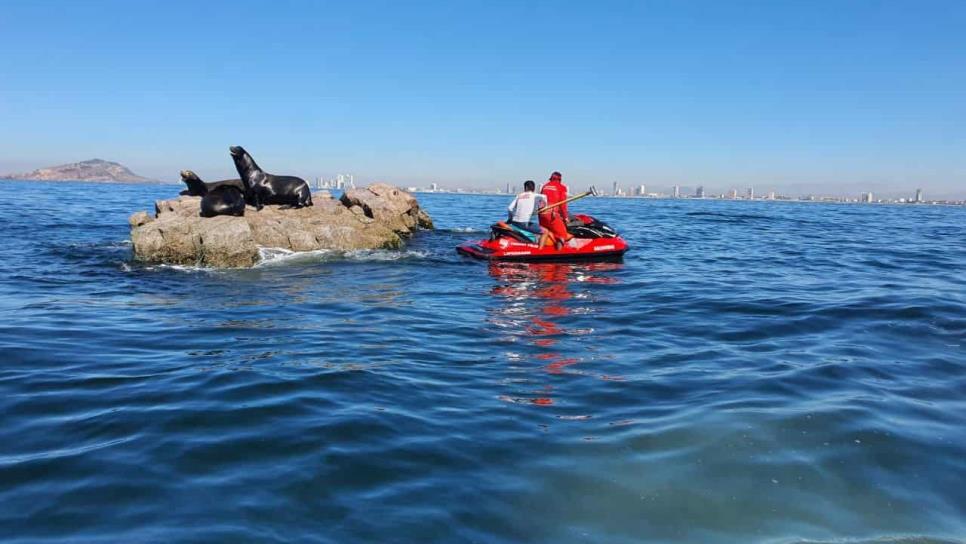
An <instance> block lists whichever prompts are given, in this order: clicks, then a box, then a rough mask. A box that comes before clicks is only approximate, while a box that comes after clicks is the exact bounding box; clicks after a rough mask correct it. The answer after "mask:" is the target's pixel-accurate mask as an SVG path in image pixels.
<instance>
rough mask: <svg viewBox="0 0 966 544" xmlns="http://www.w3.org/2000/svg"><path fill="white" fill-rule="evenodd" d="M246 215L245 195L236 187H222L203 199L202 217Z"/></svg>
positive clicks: (210, 192)
mask: <svg viewBox="0 0 966 544" xmlns="http://www.w3.org/2000/svg"><path fill="white" fill-rule="evenodd" d="M216 215H236V216H243V215H245V193H243V192H242V191H241V189H239V188H238V187H235V186H234V185H220V186H218V187H215V188H214V189H212V190H210V191H208V192H207V193H206V194H205V196H203V197H201V217H215V216H216Z"/></svg>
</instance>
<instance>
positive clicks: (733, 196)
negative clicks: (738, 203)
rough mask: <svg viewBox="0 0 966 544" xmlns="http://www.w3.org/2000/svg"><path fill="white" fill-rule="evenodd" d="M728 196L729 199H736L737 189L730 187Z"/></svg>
mask: <svg viewBox="0 0 966 544" xmlns="http://www.w3.org/2000/svg"><path fill="white" fill-rule="evenodd" d="M728 198H730V199H731V200H737V199H738V189H732V190H731V192H730V193H728Z"/></svg>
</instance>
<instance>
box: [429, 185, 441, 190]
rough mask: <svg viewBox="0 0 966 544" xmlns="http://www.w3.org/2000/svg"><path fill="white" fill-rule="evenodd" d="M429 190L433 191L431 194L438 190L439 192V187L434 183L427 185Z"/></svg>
mask: <svg viewBox="0 0 966 544" xmlns="http://www.w3.org/2000/svg"><path fill="white" fill-rule="evenodd" d="M429 190H430V191H433V192H436V191H438V190H439V185H438V184H436V183H430V184H429Z"/></svg>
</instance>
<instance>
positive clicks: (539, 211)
mask: <svg viewBox="0 0 966 544" xmlns="http://www.w3.org/2000/svg"><path fill="white" fill-rule="evenodd" d="M585 196H597V189H594V188H593V187H591V188H590V190H589V191H586V192H583V193H580V194H579V195H574V196H572V197H570V198H565V199H563V200H561V201H560V202H557V203H556V204H551V205H549V206H544V207H543V208H540V209H539V210H537V213H543V212H546V211H548V210H552V209H553V208H556V207H557V206H563V205H564V204H567V203H569V202H573V201H574V200H579V199H581V198H584V197H585Z"/></svg>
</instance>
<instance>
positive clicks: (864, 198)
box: [862, 191, 872, 204]
mask: <svg viewBox="0 0 966 544" xmlns="http://www.w3.org/2000/svg"><path fill="white" fill-rule="evenodd" d="M862 202H865V203H866V204H871V203H872V192H871V191H870V192H868V193H863V194H862Z"/></svg>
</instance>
